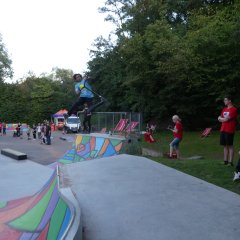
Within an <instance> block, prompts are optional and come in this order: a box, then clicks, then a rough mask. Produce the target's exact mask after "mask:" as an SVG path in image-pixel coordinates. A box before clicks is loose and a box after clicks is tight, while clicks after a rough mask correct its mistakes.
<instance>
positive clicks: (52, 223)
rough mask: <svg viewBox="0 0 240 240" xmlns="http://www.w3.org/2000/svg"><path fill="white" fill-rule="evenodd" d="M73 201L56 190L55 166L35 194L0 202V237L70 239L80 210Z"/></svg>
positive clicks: (20, 239)
mask: <svg viewBox="0 0 240 240" xmlns="http://www.w3.org/2000/svg"><path fill="white" fill-rule="evenodd" d="M70 198H72V199H70ZM73 201H74V198H73V196H71V195H70V192H68V193H66V192H65V196H64V195H63V194H62V193H61V192H60V191H59V188H58V177H57V170H55V171H54V172H53V174H52V176H51V177H50V179H49V180H48V181H47V182H46V184H45V185H44V186H43V187H42V188H41V189H40V190H39V191H38V192H37V193H36V194H34V195H32V196H27V197H23V198H20V199H15V200H11V201H4V202H3V201H2V202H0V239H2V240H7V239H11V240H25V239H38V240H40V239H74V236H75V235H76V234H77V232H78V230H79V227H80V211H79V210H78V209H77V208H78V205H77V204H76V202H73ZM80 236H81V235H80ZM78 239H81V238H80V237H79V236H78Z"/></svg>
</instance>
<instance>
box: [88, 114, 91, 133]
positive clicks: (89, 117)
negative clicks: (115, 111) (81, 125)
mask: <svg viewBox="0 0 240 240" xmlns="http://www.w3.org/2000/svg"><path fill="white" fill-rule="evenodd" d="M87 123H88V133H90V132H91V116H88V117H87Z"/></svg>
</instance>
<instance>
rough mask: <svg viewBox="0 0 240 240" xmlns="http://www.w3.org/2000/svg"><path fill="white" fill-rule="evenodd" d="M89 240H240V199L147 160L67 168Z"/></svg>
mask: <svg viewBox="0 0 240 240" xmlns="http://www.w3.org/2000/svg"><path fill="white" fill-rule="evenodd" d="M65 171H66V172H67V174H68V175H69V177H70V178H71V181H72V189H73V191H74V192H75V193H76V195H77V198H78V200H79V203H80V207H81V209H82V214H83V226H84V227H85V231H84V239H85V240H172V239H175V240H235V239H238V238H239V237H240V227H239V220H240V196H239V195H237V194H235V193H233V192H230V191H228V190H225V189H223V188H220V187H217V186H215V185H212V184H209V183H207V182H205V181H202V180H200V179H197V178H195V177H192V176H189V175H187V174H184V173H182V172H179V171H177V170H174V169H171V168H168V167H166V166H164V165H161V164H159V163H156V162H154V161H151V160H149V159H147V158H144V157H136V156H131V155H126V154H123V155H118V156H114V157H108V158H103V159H97V160H90V161H85V162H80V163H74V164H71V165H67V166H66V168H65Z"/></svg>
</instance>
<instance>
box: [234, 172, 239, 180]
mask: <svg viewBox="0 0 240 240" xmlns="http://www.w3.org/2000/svg"><path fill="white" fill-rule="evenodd" d="M239 179H240V172H238V173H236V172H235V173H234V177H233V181H237V180H239Z"/></svg>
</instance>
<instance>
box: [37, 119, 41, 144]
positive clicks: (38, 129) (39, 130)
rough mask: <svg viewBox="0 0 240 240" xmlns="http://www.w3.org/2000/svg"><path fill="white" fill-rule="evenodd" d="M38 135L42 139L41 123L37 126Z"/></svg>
mask: <svg viewBox="0 0 240 240" xmlns="http://www.w3.org/2000/svg"><path fill="white" fill-rule="evenodd" d="M37 136H38V139H39V140H40V139H41V124H40V123H39V124H38V126H37Z"/></svg>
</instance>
